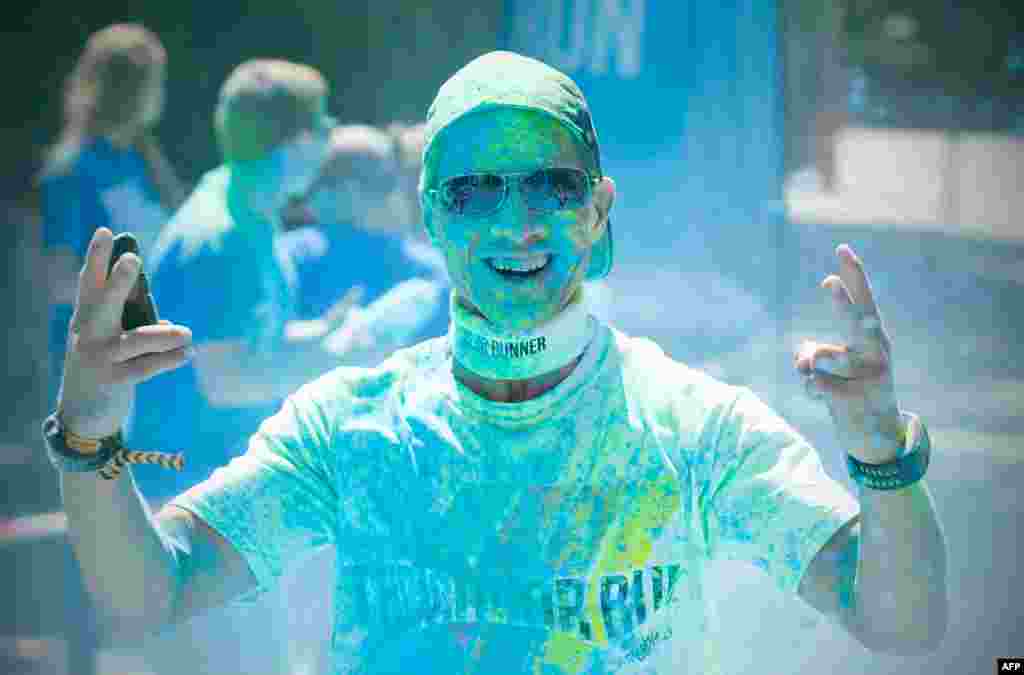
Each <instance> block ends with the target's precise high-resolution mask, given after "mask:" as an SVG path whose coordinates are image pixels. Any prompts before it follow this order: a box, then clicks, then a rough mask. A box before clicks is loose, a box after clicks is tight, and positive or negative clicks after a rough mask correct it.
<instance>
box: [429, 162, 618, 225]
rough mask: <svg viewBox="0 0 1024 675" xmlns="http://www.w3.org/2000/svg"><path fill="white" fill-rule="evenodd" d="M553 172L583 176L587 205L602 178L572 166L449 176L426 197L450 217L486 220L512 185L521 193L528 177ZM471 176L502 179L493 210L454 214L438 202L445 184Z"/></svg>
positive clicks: (500, 203)
mask: <svg viewBox="0 0 1024 675" xmlns="http://www.w3.org/2000/svg"><path fill="white" fill-rule="evenodd" d="M553 170H554V171H574V172H578V173H581V174H583V175H584V177H586V179H587V180H586V185H587V193H586V194H585V195H584V196H583V204H587V203H589V202H590V200H591V199H592V198H593V196H594V186H595V185H597V184H598V183H600V182H601V180H602V178H603V177H602V176H601V175H600V174H596V173H594V172H591V171H587V170H585V169H578V168H576V167H573V166H549V167H545V168H543V169H535V170H533V171H517V172H513V173H495V172H481V173H465V174H459V175H457V176H451V177H450V178H446V179H444V180H443V181H441V184H440V186H439V187H436V188H430V189H429V190H427V191H426V195H427V196H428V197H429V198H430V199H431V200H432V201H435V202H440V203H441V207H442V208H443V209H444V210H445V211H446V212H447V213H450V214H452V215H455V216H459V217H462V218H486V217H487V216H492V215H494V214H495V213H498V212H499V211H501V209H502V208H504V206H505V203H506V202H507V201H508V195H509V193H510V191H511V187H512V184H513V183H514V184H515V186H516V189H517V190H519V191H520V192H522V184H523V180H525V179H526V178H529V177H530V176H535V175H537V174H538V173H541V172H544V171H553ZM472 176H497V177H499V178H501V179H502V193H501V199H499V200H498V203H497V204H495V205H494V208H493V209H491V210H490V211H486V212H484V213H473V214H469V215H467V214H465V213H456V212H455V211H452V210H451V209H450V208H448V207H447V206H445V205H444V202H443V201H441V200H440V196H441V190H443V189H444V186H445V185H446V184H448V183H449V182H451V181H453V180H457V179H459V178H469V177H472ZM533 210H534V211H539V212H541V213H553V212H555V211H558V210H559V209H533Z"/></svg>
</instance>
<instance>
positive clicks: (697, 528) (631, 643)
mask: <svg viewBox="0 0 1024 675" xmlns="http://www.w3.org/2000/svg"><path fill="white" fill-rule="evenodd" d="M176 503H177V504H178V505H180V506H182V507H184V508H187V509H189V510H191V511H193V512H194V513H196V514H197V515H199V516H200V517H201V518H203V519H204V520H205V521H206V522H208V523H209V524H210V525H211V526H212V527H213V528H214V529H216V530H217V531H219V532H220V533H221V534H222V535H223V536H224V537H225V538H226V539H227V540H228V541H230V542H231V543H232V544H233V545H234V546H235V547H236V548H237V549H238V550H239V552H240V553H241V554H242V555H243V556H244V558H245V559H246V561H247V562H248V564H249V566H250V568H251V569H252V571H253V573H254V575H255V577H256V579H257V580H258V583H259V586H260V588H261V589H266V588H268V587H270V586H271V585H272V584H273V583H274V582H275V580H276V579H277V578H278V577H279V576H280V575H281V574H282V571H283V570H285V569H286V567H287V566H288V565H291V564H294V563H295V562H296V561H298V560H301V559H302V557H303V556H304V555H305V554H308V553H310V552H312V551H313V550H314V549H315V548H316V547H318V546H321V545H324V544H331V545H333V546H334V547H335V548H336V551H337V573H336V574H337V576H336V587H335V594H334V602H335V607H334V611H335V624H334V628H333V633H332V652H333V670H332V672H333V673H337V674H340V673H366V674H370V673H373V674H375V675H377V674H383V673H408V672H417V673H430V674H435V673H436V674H438V675H440V674H444V675H449V674H451V673H486V674H488V675H494V674H496V673H509V674H513V673H514V674H517V675H518V674H527V673H529V674H541V675H568V674H573V675H576V674H582V673H588V674H592V675H596V674H611V673H632V674H641V673H673V674H678V673H691V674H697V673H704V674H706V673H715V672H719V669H718V665H717V658H716V656H715V650H714V630H713V628H712V626H711V625H710V623H709V612H708V611H707V608H706V597H705V591H704V583H703V579H704V571H705V569H706V568H707V566H708V564H709V563H711V562H712V561H714V560H715V559H722V558H729V559H741V560H747V561H750V562H753V563H754V564H756V565H758V566H759V567H760V568H761V569H762V570H764V571H765V572H767V574H768V575H769V576H771V577H772V578H773V579H774V581H775V582H776V584H777V585H778V586H779V587H780V588H782V589H783V590H786V591H794V592H795V591H796V589H797V587H798V584H799V581H800V578H801V575H802V574H803V572H804V571H805V570H806V568H807V565H808V564H809V563H810V561H811V559H812V558H813V557H814V555H815V554H816V553H817V551H818V550H819V549H820V548H821V546H822V545H824V544H825V542H827V541H828V539H829V538H830V537H831V536H832V534H833V533H834V532H835V531H836V530H837V529H839V527H841V526H842V525H843V524H844V523H846V522H847V521H848V520H849V519H850V518H851V517H853V516H854V515H855V514H856V512H857V504H856V502H855V501H854V500H853V498H852V497H851V496H850V495H849V494H848V493H847V492H845V491H844V490H843V488H842V487H841V486H839V485H838V484H837V483H835V482H834V481H832V480H831V479H830V478H828V477H827V476H826V474H825V472H824V470H823V469H822V466H821V463H820V461H819V459H818V457H817V454H816V452H815V451H814V450H813V448H811V447H810V446H809V445H808V443H807V442H806V441H805V440H804V439H803V438H802V437H801V436H800V435H799V434H797V433H796V432H795V431H794V430H793V429H792V428H790V427H789V426H788V425H787V424H786V423H785V422H784V421H783V420H782V419H781V418H780V417H778V416H777V415H776V414H775V413H773V412H772V411H771V410H770V409H769V408H768V407H767V406H766V405H764V404H763V403H762V402H761V401H759V400H758V399H757V398H756V397H755V396H754V395H753V394H752V393H751V392H750V391H749V390H747V389H743V388H737V387H733V386H729V385H726V384H723V383H721V382H718V381H715V380H714V379H712V378H710V377H708V376H707V375H705V374H703V373H700V372H698V371H695V370H692V369H690V368H688V367H687V366H685V365H683V364H681V363H678V362H676V361H673V360H671V359H670V358H668V357H667V356H666V355H665V354H664V353H663V352H662V351H661V350H660V349H659V348H658V347H657V346H656V345H654V344H653V343H652V342H650V341H648V340H644V339H637V338H631V337H628V336H625V335H623V334H621V333H619V332H618V331H615V330H614V329H611V328H609V327H607V326H602V327H601V329H600V330H599V331H598V335H597V337H595V338H594V341H593V342H592V343H591V345H590V346H589V347H588V349H587V351H586V352H585V354H584V358H583V360H582V361H581V363H580V365H579V367H577V368H576V370H575V371H574V372H573V374H572V375H571V376H570V377H569V378H567V379H566V380H565V381H563V382H562V383H561V384H559V385H558V386H557V387H555V388H554V389H552V390H550V391H548V392H547V393H545V394H543V395H542V396H540V397H538V398H536V399H533V400H530V401H526V402H524V403H495V402H492V401H487V400H484V399H482V398H480V397H479V396H477V395H475V394H474V393H473V392H471V391H470V390H468V389H467V388H465V387H464V386H463V385H461V384H460V383H458V382H457V381H455V380H454V378H453V377H452V374H451V351H450V349H449V346H448V340H447V338H446V337H444V338H439V339H436V340H431V341H428V342H424V343H421V344H419V345H417V346H415V347H413V348H410V349H407V350H402V351H399V352H397V353H396V354H395V355H394V356H393V357H392V358H390V359H389V360H388V361H386V362H385V363H384V364H382V365H381V366H380V367H378V368H375V369H339V370H336V371H334V372H332V373H330V374H329V375H327V376H325V377H323V378H321V379H319V380H317V381H316V382H313V383H311V384H309V385H307V386H306V387H304V388H303V389H302V390H300V391H299V392H297V393H296V394H295V395H294V396H292V397H291V398H290V399H289V400H288V401H287V402H286V404H285V405H284V407H283V408H282V410H281V411H280V412H279V413H278V414H277V415H275V416H274V417H272V418H271V419H269V420H267V421H266V422H264V424H263V425H262V426H261V428H260V430H259V432H258V433H256V434H255V435H254V436H253V438H252V439H251V441H250V444H249V449H248V451H247V453H246V454H245V455H244V456H242V457H240V458H238V459H235V460H233V461H232V462H231V464H230V465H229V466H227V467H226V468H223V469H221V470H218V471H217V472H216V473H215V474H214V475H213V476H212V477H211V478H210V479H209V480H208V481H206V482H205V483H203V484H201V485H199V486H196V487H195V488H193V489H192V490H190V491H189V492H187V493H186V494H184V495H182V496H181V497H179V498H178V499H177V500H176Z"/></svg>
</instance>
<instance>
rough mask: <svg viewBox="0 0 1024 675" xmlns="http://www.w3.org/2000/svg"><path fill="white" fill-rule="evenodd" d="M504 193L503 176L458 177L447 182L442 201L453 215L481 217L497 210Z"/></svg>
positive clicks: (442, 193) (443, 188) (442, 191)
mask: <svg viewBox="0 0 1024 675" xmlns="http://www.w3.org/2000/svg"><path fill="white" fill-rule="evenodd" d="M504 193H505V181H504V180H503V179H502V178H501V176H491V175H486V174H484V175H473V176H456V177H455V178H451V179H449V180H447V181H445V183H444V186H443V187H442V189H441V199H442V201H443V203H444V207H445V208H446V209H448V210H449V211H451V212H452V213H457V214H461V215H466V216H479V215H485V214H488V213H491V212H493V211H494V210H496V209H497V208H498V206H499V205H500V204H501V198H502V195H504Z"/></svg>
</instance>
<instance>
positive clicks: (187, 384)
mask: <svg viewBox="0 0 1024 675" xmlns="http://www.w3.org/2000/svg"><path fill="white" fill-rule="evenodd" d="M327 93H328V88H327V83H326V82H325V81H324V79H323V77H322V76H321V74H320V73H319V72H318V71H316V70H315V69H313V68H311V67H309V66H306V65H302V64H297V63H291V62H288V61H282V60H272V59H254V60H251V61H247V62H245V63H243V64H241V65H239V66H238V67H237V68H235V70H234V71H233V72H232V73H231V75H230V76H229V77H228V78H227V80H226V81H225V83H224V85H223V86H222V88H221V92H220V96H219V101H218V104H217V109H216V120H215V126H216V135H217V140H218V144H219V147H220V150H221V154H222V157H223V164H221V165H220V166H218V167H217V168H215V169H213V170H211V171H208V172H207V173H206V174H204V175H203V177H202V179H201V180H200V182H199V184H198V185H197V186H196V188H195V190H194V191H193V192H192V194H191V195H189V197H188V199H187V201H186V202H185V204H184V205H183V206H182V207H181V209H180V210H179V211H178V212H177V213H175V214H174V217H173V218H172V219H171V221H170V222H169V223H168V224H167V226H166V228H165V229H164V230H163V232H162V233H161V235H160V238H159V239H158V241H157V243H156V246H155V250H154V252H153V254H152V257H151V259H150V260H149V267H150V268H151V269H152V274H151V275H150V282H149V283H150V288H151V290H152V293H153V297H154V299H155V301H156V305H157V309H158V312H159V313H160V315H161V317H162V318H167V319H170V320H172V321H174V322H180V323H183V324H186V325H188V326H189V327H190V329H191V330H192V334H193V339H194V341H195V344H196V359H195V362H194V365H193V366H190V367H189V368H185V369H182V370H180V371H178V372H176V373H174V374H172V375H170V376H168V377H167V378H161V379H160V380H155V381H152V382H149V383H147V384H146V385H144V386H142V387H140V389H139V398H138V402H139V405H138V410H137V411H136V412H135V414H134V415H133V417H132V421H131V423H130V425H129V427H128V437H129V438H130V439H131V441H132V442H133V443H135V444H137V445H139V446H140V447H149V448H160V447H162V448H193V447H202V448H208V451H206V452H204V453H202V454H194V455H193V456H192V457H191V458H190V462H189V464H190V466H187V467H186V469H185V471H183V472H181V473H180V474H168V473H166V472H161V471H159V470H157V469H155V468H154V469H153V471H152V473H149V472H147V470H146V468H143V469H140V470H139V471H138V475H137V478H138V479H139V481H140V484H141V486H142V488H143V492H144V493H145V494H146V495H147V496H148V497H150V498H152V499H158V500H159V499H161V498H164V497H167V496H169V495H171V494H175V493H176V492H178V491H179V490H181V489H183V488H184V487H187V486H188V485H191V484H192V483H194V482H196V481H198V480H200V479H201V478H204V477H205V476H206V474H208V473H209V471H211V470H212V469H213V468H214V467H216V466H219V465H220V464H222V463H223V462H224V461H226V460H227V459H229V458H230V456H231V453H233V452H236V451H238V450H239V449H240V448H239V447H238V446H239V444H240V442H241V441H243V440H244V439H245V438H246V437H247V436H248V435H249V434H250V433H252V432H253V431H255V429H256V426H257V424H258V423H259V421H260V420H261V419H263V418H264V417H266V416H267V415H268V414H269V413H270V412H272V411H273V410H274V409H276V406H277V405H278V404H279V403H280V401H281V400H282V399H283V398H284V397H285V396H287V395H288V394H289V393H291V392H292V391H294V389H296V388H297V387H298V386H299V385H300V384H301V383H303V382H305V381H307V380H308V379H310V378H312V377H315V376H316V375H317V374H319V373H321V372H323V371H325V370H328V369H330V368H331V367H332V366H333V365H337V364H338V363H339V360H338V358H337V356H336V354H335V353H334V352H331V351H330V350H329V349H328V348H327V347H326V346H325V343H324V338H326V337H327V336H328V335H329V334H330V333H331V331H332V330H333V329H336V328H338V327H339V326H340V325H342V324H343V323H344V318H345V314H346V312H345V309H346V308H347V307H348V305H349V304H351V303H350V301H351V300H353V299H354V293H351V294H349V295H347V296H345V295H344V294H343V293H340V292H339V293H337V294H336V295H337V296H343V297H342V302H341V304H340V305H337V304H336V306H335V307H334V309H335V310H337V311H336V312H335V313H332V307H330V306H329V304H330V303H325V304H324V305H323V306H322V307H320V311H319V312H318V313H317V314H316V316H311V317H308V318H305V319H303V318H300V317H299V314H298V313H297V311H296V303H297V300H298V294H299V287H298V277H297V274H296V268H295V264H294V261H293V260H292V258H291V253H292V252H291V251H289V250H288V249H287V247H285V246H283V245H282V242H281V240H280V235H281V234H282V232H283V228H282V222H281V218H280V213H281V211H282V208H283V207H284V205H285V204H286V202H287V197H288V195H291V194H301V193H304V192H305V191H306V190H307V189H308V187H309V185H310V184H311V182H312V181H313V180H314V178H315V177H316V176H317V174H318V172H319V169H320V166H321V164H322V163H323V161H324V159H325V158H326V156H327V151H328V147H329V138H330V133H331V129H332V128H333V127H334V120H333V118H331V117H330V116H329V115H328V114H327V110H326V99H327ZM341 290H342V291H344V290H346V289H341ZM339 307H340V309H339ZM171 419H173V420H174V423H173V424H168V423H167V421H168V420H171ZM150 478H152V480H150Z"/></svg>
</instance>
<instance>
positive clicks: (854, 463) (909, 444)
mask: <svg viewBox="0 0 1024 675" xmlns="http://www.w3.org/2000/svg"><path fill="white" fill-rule="evenodd" d="M901 415H902V417H903V420H904V424H903V425H902V431H901V433H900V434H899V437H900V438H902V440H903V449H902V452H901V453H900V454H899V455H898V456H897V457H895V458H894V459H892V460H891V461H887V462H865V461H864V460H862V459H861V458H860V457H858V456H857V455H856V454H854V453H850V454H848V455H847V469H848V470H849V472H850V477H851V478H852V479H853V480H854V482H856V483H857V484H858V485H860V486H861V487H866V488H871V489H874V490H897V489H901V488H904V487H907V486H909V485H913V484H914V483H916V482H918V481H919V480H921V478H922V477H924V474H925V472H926V471H927V469H928V464H929V462H930V459H931V440H930V438H929V437H928V432H927V430H926V429H925V427H924V425H923V424H922V423H921V420H920V419H919V418H918V417H917V416H916V415H913V414H911V413H901Z"/></svg>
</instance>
